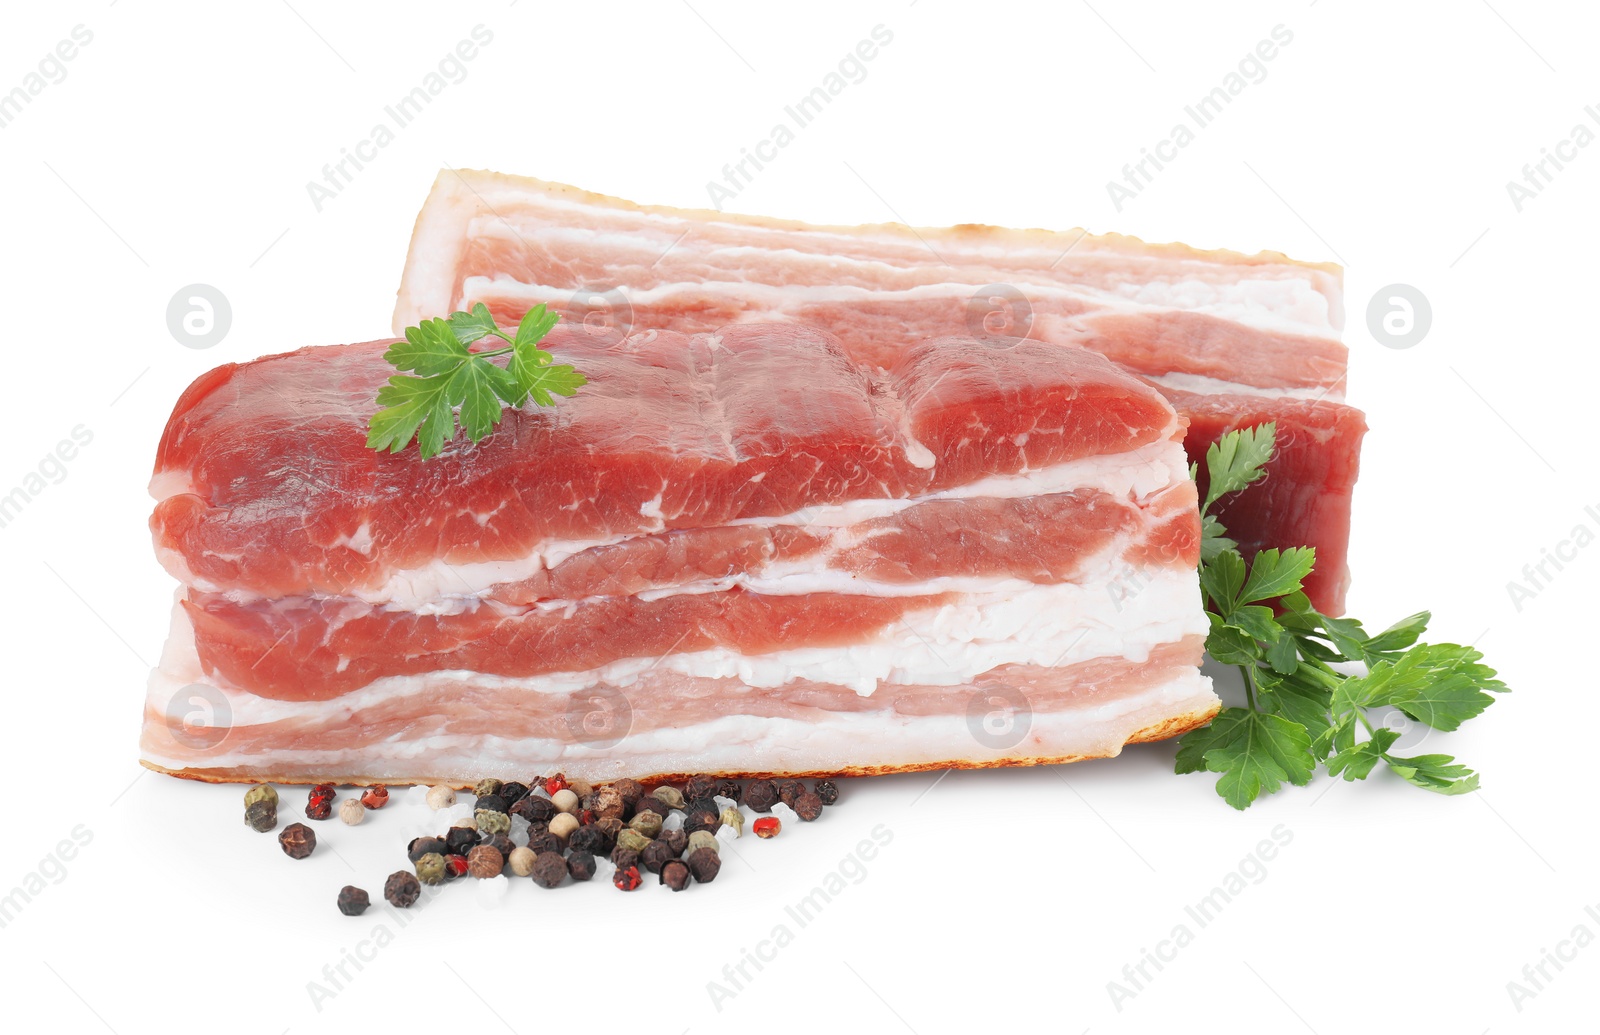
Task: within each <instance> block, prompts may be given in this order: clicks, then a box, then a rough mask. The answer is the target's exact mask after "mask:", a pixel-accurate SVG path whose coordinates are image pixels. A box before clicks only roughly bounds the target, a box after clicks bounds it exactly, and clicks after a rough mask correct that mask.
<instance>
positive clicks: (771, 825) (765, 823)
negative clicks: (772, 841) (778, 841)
mask: <svg viewBox="0 0 1600 1035" xmlns="http://www.w3.org/2000/svg"><path fill="white" fill-rule="evenodd" d="M753 829H754V830H755V832H756V836H757V837H760V838H768V837H777V836H778V831H780V830H782V829H783V824H782V823H780V822H778V817H776V816H763V817H762V818H761V819H758V820H756V821H755V824H754V826H753Z"/></svg>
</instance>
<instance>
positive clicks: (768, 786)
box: [744, 780, 778, 812]
mask: <svg viewBox="0 0 1600 1035" xmlns="http://www.w3.org/2000/svg"><path fill="white" fill-rule="evenodd" d="M744 803H745V804H746V805H748V806H750V807H751V808H752V809H754V810H756V811H757V812H771V811H772V806H774V805H776V804H777V803H778V785H777V784H775V783H773V782H772V781H771V780H756V781H753V782H752V783H751V784H750V786H748V787H746V788H745V789H744Z"/></svg>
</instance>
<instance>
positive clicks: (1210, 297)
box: [459, 249, 1339, 341]
mask: <svg viewBox="0 0 1600 1035" xmlns="http://www.w3.org/2000/svg"><path fill="white" fill-rule="evenodd" d="M674 254H676V251H675V252H674ZM725 254H726V250H725V249H718V250H717V252H716V255H717V256H718V257H719V259H720V257H721V256H723V255H725ZM708 261H709V260H708ZM826 261H827V264H828V266H829V268H830V269H831V268H833V267H836V266H839V265H851V264H855V265H859V266H863V267H872V266H877V267H881V266H882V263H871V262H863V261H861V260H851V259H848V258H835V257H829V258H828V259H827V260H826ZM1251 268H1252V267H1248V266H1246V267H1241V269H1243V270H1249V269H1251ZM983 279H984V278H983V277H982V276H979V275H978V274H974V275H972V276H971V277H969V278H968V279H966V280H957V281H947V282H942V283H938V284H918V285H916V286H915V287H909V288H899V289H885V288H865V287H856V286H853V285H847V284H839V283H836V282H835V283H827V284H784V285H776V284H759V283H755V282H753V281H748V280H700V281H692V282H679V281H668V282H664V283H661V284H658V285H656V286H655V287H649V288H629V289H628V302H629V304H630V305H633V306H636V307H639V308H653V307H656V306H668V305H670V304H671V303H672V302H673V301H674V300H675V299H677V298H679V297H680V296H684V295H690V296H693V297H694V298H696V299H703V298H705V297H707V296H712V297H724V298H729V299H735V300H737V301H738V302H740V303H741V304H742V306H741V308H742V311H741V315H740V317H739V319H740V320H742V321H750V320H781V319H785V318H786V317H787V316H788V315H789V314H791V313H794V312H796V311H798V310H800V309H803V308H805V307H809V306H815V305H826V304H829V303H832V304H837V305H853V304H867V303H870V304H873V305H893V304H895V303H897V302H902V303H903V302H918V301H936V300H940V299H952V298H953V299H959V300H961V301H962V302H965V301H966V300H967V299H970V298H971V297H972V295H973V292H974V291H976V290H977V289H978V287H980V286H982V285H981V283H980V282H981V281H982V280H983ZM1007 286H1008V287H1011V288H1015V289H1016V290H1018V291H1020V292H1022V293H1023V295H1025V296H1026V297H1027V298H1029V299H1031V300H1033V302H1034V303H1036V304H1037V303H1039V302H1045V301H1051V300H1056V301H1060V302H1063V303H1067V304H1069V305H1070V306H1071V308H1078V307H1079V306H1081V305H1085V304H1087V305H1088V306H1090V307H1092V308H1093V309H1094V310H1095V312H1096V313H1098V314H1105V313H1154V312H1169V311H1172V310H1180V311H1183V312H1191V313H1202V314H1204V315H1207V316H1214V317H1216V318H1217V319H1219V320H1228V321H1231V322H1234V323H1239V324H1243V325H1244V326H1246V327H1253V328H1255V329H1257V330H1262V331H1272V332H1277V333H1281V334H1295V335H1303V336H1307V337H1320V338H1327V339H1329V340H1333V341H1337V340H1338V337H1339V332H1338V330H1337V328H1336V326H1335V322H1334V318H1333V314H1332V313H1331V311H1330V306H1329V302H1328V298H1327V296H1326V295H1324V294H1323V293H1322V292H1321V291H1319V290H1317V288H1316V286H1315V285H1314V284H1312V283H1311V282H1309V281H1306V280H1301V279H1296V278H1283V277H1269V276H1261V277H1249V276H1246V275H1241V276H1240V277H1239V278H1238V279H1235V280H1226V281H1220V282H1218V281H1209V280H1198V279H1195V280H1152V281H1144V282H1137V283H1124V284H1119V285H1117V286H1116V287H1115V288H1100V287H1095V286H1092V285H1087V284H1061V283H1051V282H1040V281H1033V280H1028V279H1027V275H1025V274H1021V273H1019V274H1017V275H1016V276H1015V277H1014V278H1013V280H1012V281H1011V282H1010V283H1008V284H1007ZM461 296H462V297H461V300H460V302H459V305H460V306H461V307H462V308H465V307H468V306H470V305H472V304H474V303H477V302H483V303H485V304H488V303H493V302H500V301H505V302H514V303H517V304H518V305H520V306H522V307H524V308H531V307H533V306H534V305H537V304H538V303H540V302H552V301H558V302H559V301H564V300H566V299H568V298H570V297H571V296H572V290H571V289H570V288H557V287H551V286H548V285H542V284H529V283H527V282H525V281H521V280H518V279H516V278H515V277H510V276H505V275H496V276H493V277H486V276H482V275H476V276H471V277H466V278H464V279H463V281H462V284H461ZM1038 315H1039V316H1040V317H1044V316H1046V315H1047V314H1045V313H1040V314H1038ZM1052 318H1053V319H1057V320H1059V319H1061V317H1052ZM1068 326H1071V322H1070V321H1068Z"/></svg>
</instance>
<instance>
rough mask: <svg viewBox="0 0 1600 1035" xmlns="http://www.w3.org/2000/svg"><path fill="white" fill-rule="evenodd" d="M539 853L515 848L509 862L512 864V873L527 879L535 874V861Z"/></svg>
mask: <svg viewBox="0 0 1600 1035" xmlns="http://www.w3.org/2000/svg"><path fill="white" fill-rule="evenodd" d="M537 854H538V853H537V852H535V851H534V850H533V849H532V848H513V849H511V855H510V856H509V857H508V858H507V862H509V863H510V864H511V872H512V873H514V874H516V875H517V876H518V877H526V876H527V875H528V874H530V873H532V872H533V859H534V856H535V855H537Z"/></svg>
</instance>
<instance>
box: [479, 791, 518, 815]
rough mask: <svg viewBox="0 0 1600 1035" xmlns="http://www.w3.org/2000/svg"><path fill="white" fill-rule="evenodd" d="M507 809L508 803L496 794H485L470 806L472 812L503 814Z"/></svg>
mask: <svg viewBox="0 0 1600 1035" xmlns="http://www.w3.org/2000/svg"><path fill="white" fill-rule="evenodd" d="M508 808H510V803H508V802H507V801H506V800H505V799H504V798H502V797H500V795H498V794H485V795H484V796H483V797H481V798H479V799H478V800H477V802H475V803H474V804H473V806H472V809H473V811H474V812H476V811H477V810H479V809H482V810H484V811H485V812H504V811H505V810H506V809H508Z"/></svg>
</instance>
